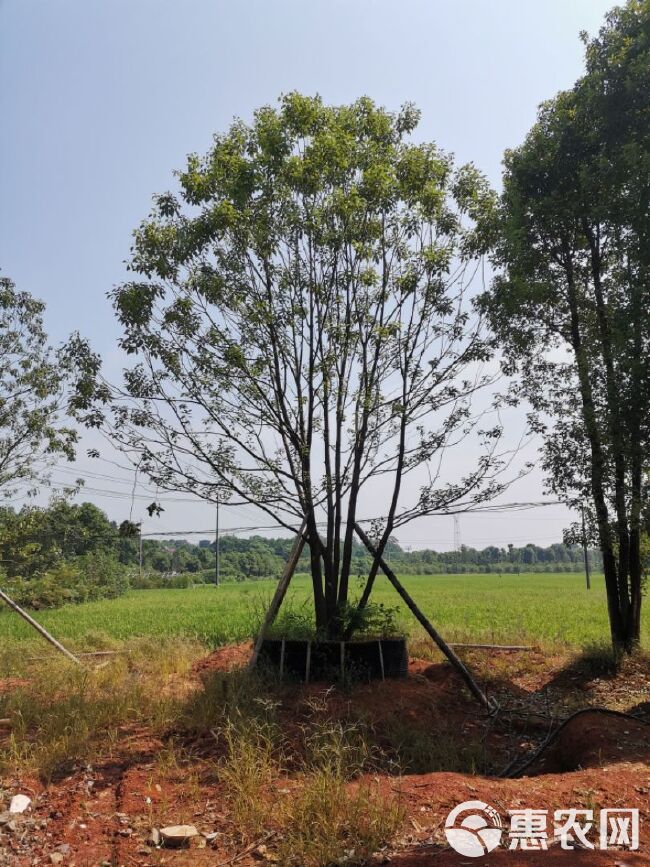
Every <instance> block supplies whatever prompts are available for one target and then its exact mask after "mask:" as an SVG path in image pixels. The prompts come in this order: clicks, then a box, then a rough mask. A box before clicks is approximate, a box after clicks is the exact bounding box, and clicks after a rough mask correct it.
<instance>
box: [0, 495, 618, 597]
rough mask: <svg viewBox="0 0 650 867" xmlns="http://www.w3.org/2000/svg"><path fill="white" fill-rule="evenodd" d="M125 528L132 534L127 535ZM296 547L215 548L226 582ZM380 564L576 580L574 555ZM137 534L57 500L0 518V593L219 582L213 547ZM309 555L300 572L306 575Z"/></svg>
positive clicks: (565, 548) (442, 555)
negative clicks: (538, 574) (564, 574)
mask: <svg viewBox="0 0 650 867" xmlns="http://www.w3.org/2000/svg"><path fill="white" fill-rule="evenodd" d="M125 526H126V527H130V528H131V530H130V531H125ZM292 544H293V540H292V539H291V538H289V537H284V538H271V539H269V538H264V537H262V536H251V537H249V538H245V539H243V538H238V537H236V536H228V535H226V536H223V537H221V539H220V573H221V580H223V581H244V580H256V579H277V578H278V577H279V576H280V575H281V573H282V570H283V568H284V565H285V563H286V562H287V559H288V557H289V552H290V550H291V547H292ZM385 556H386V558H387V559H388V560H389V561H390V563H391V565H392V566H393V567H394V568H395V569H396V570H397V571H398V572H400V573H401V574H404V575H438V574H462V573H468V572H483V573H488V574H503V573H519V572H568V571H576V572H579V571H581V570H582V569H583V554H582V549H581V548H580V547H579V546H572V545H563V544H555V545H550V546H548V547H546V548H542V547H540V546H538V545H533V544H528V545H525V546H523V547H519V548H516V547H514V546H513V545H509V546H508V547H507V548H498V547H495V546H489V547H487V548H484V549H482V550H478V549H475V548H469V547H466V546H462V547H461V549H460V550H459V551H433V550H421V551H407V550H405V549H404V548H403V547H402V546H400V545H399V543H398V542H397V541H396V540H395V539H394V538H391V540H390V542H389V544H388V545H387V548H386V552H385ZM590 561H591V566H592V568H594V569H596V570H598V569H601V568H602V561H601V559H600V555H599V553H598V552H597V551H590ZM352 562H353V567H354V568H353V572H352V574H353V576H356V575H363V574H365V573H366V572H367V569H368V567H369V562H370V559H369V557H368V554H367V551H366V550H365V548H363V547H362V546H361V545H360V544H357V543H355V545H354V547H353V556H352ZM141 565H142V568H140V538H139V532H138V527H137V525H133V524H129V522H128V521H126V522H123V524H121V525H118V524H117V523H116V522H115V521H110V520H109V519H108V518H107V516H106V515H105V514H104V513H103V512H102V511H101V509H99V508H97V506H94V505H93V504H91V503H81V504H73V503H70V502H69V501H67V500H56V501H54V502H53V503H51V504H50V505H49V506H48V507H47V508H41V507H36V506H29V507H24V508H22V509H20V510H19V511H16V510H15V509H13V508H10V507H4V508H0V583H1V584H2V585H3V586H5V587H7V588H8V589H9V590H10V592H11V593H12V594H13V595H14V596H15V598H16V599H17V601H20V602H22V603H23V604H25V605H30V606H32V607H36V608H38V607H51V606H56V605H61V604H63V603H65V602H84V601H88V600H92V599H99V598H106V597H113V596H117V595H119V594H121V593H124V592H125V591H126V590H128V589H146V588H155V587H187V586H190V585H192V584H200V583H212V582H213V581H214V580H215V546H214V540H213V539H202V540H201V541H199V542H198V543H197V544H194V543H192V542H188V541H186V540H178V539H176V540H171V539H162V540H158V539H151V538H145V539H143V540H142V564H141ZM309 568H310V563H309V555H308V554H307V553H305V554H303V556H302V557H301V559H300V561H299V564H298V570H299V571H302V572H309Z"/></svg>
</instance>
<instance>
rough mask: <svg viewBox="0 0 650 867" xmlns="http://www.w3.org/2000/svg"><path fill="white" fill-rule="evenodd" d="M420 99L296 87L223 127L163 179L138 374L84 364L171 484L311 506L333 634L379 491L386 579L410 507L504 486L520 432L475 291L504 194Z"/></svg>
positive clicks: (417, 511)
mask: <svg viewBox="0 0 650 867" xmlns="http://www.w3.org/2000/svg"><path fill="white" fill-rule="evenodd" d="M418 117H419V115H418V112H417V111H416V110H415V109H414V108H413V107H412V106H405V107H404V108H403V110H402V111H400V112H399V113H397V114H393V113H390V112H387V111H385V110H383V109H381V108H378V107H377V106H376V105H375V104H374V103H373V102H372V101H371V100H370V99H367V98H364V99H360V100H358V101H357V102H355V103H353V104H352V105H346V106H340V107H329V106H326V105H324V104H323V103H322V101H321V100H320V99H319V98H308V97H304V96H301V95H299V94H296V93H293V94H290V95H288V96H285V97H283V98H282V99H281V100H280V105H279V107H278V108H270V107H265V108H262V109H260V110H259V111H258V112H257V113H256V114H255V118H254V121H253V123H252V124H251V125H250V126H248V125H246V124H244V123H242V122H237V123H235V124H234V125H233V126H232V127H231V129H230V130H229V131H228V132H227V133H226V134H224V135H219V136H216V138H215V142H214V145H213V147H212V148H211V149H210V151H209V152H208V153H207V154H206V155H205V156H204V157H199V156H196V155H193V156H191V157H190V158H189V161H188V165H187V168H186V169H185V171H182V172H180V173H179V175H178V177H179V181H180V192H179V193H178V194H172V193H166V194H164V195H161V196H159V197H158V198H157V200H156V206H155V209H154V212H153V213H152V215H151V217H150V218H149V219H148V220H146V221H145V222H144V223H143V224H142V225H141V226H140V228H139V229H138V231H137V232H136V234H135V245H134V249H133V256H132V260H131V263H130V267H131V269H132V270H133V271H134V272H135V274H136V275H137V278H136V279H135V280H134V281H132V282H129V283H127V284H125V285H123V286H120V287H119V288H118V289H117V290H116V291H115V292H114V293H113V296H112V297H113V301H114V305H115V310H116V313H117V316H118V319H119V321H120V323H121V324H122V326H123V328H124V336H123V338H122V347H123V348H124V349H125V350H126V351H127V352H128V353H130V354H133V355H136V356H138V361H137V363H136V364H135V365H134V366H133V367H131V368H130V369H129V370H128V371H127V373H126V379H125V383H124V386H123V388H122V389H121V390H117V389H114V388H110V387H108V385H107V384H106V383H104V382H102V381H101V379H100V378H99V377H98V370H99V361H98V359H96V358H93V357H92V355H89V354H88V353H87V352H86V353H85V364H86V375H85V376H83V377H82V378H81V380H80V384H79V399H78V407H79V409H80V410H81V411H82V413H83V412H85V420H86V422H87V423H89V424H96V425H101V426H106V427H108V428H109V429H110V431H111V435H112V436H113V437H114V439H115V440H116V441H117V442H119V443H120V444H121V446H122V448H124V449H125V450H126V451H127V452H129V453H130V454H131V455H132V456H133V458H134V460H136V461H139V462H140V467H141V469H143V470H144V471H145V472H146V473H148V475H149V476H150V477H151V478H152V479H153V480H155V483H156V484H157V485H159V486H160V487H161V488H166V489H174V490H185V491H191V492H192V493H194V494H196V495H198V496H200V497H203V498H205V499H208V500H215V499H216V498H217V497H218V496H221V497H227V498H229V499H230V501H231V503H252V504H254V505H256V506H257V507H258V508H261V509H263V510H264V511H266V512H267V513H268V514H269V515H271V516H272V517H273V518H274V519H275V520H276V521H277V522H278V524H280V525H282V526H284V527H286V528H290V529H292V530H293V531H294V532H297V531H298V529H299V527H300V526H301V523H302V521H303V519H304V520H305V521H306V524H307V536H308V541H309V548H310V551H311V569H312V578H313V584H314V598H315V604H316V615H317V622H318V626H319V628H322V629H326V630H327V631H328V632H329V633H330V634H336V633H337V630H338V629H339V628H340V619H341V618H340V615H341V610H342V608H343V607H345V605H346V604H347V601H348V587H349V577H350V570H351V566H352V545H353V534H354V524H355V521H356V520H357V518H358V510H359V502H360V497H361V493H362V491H366V492H372V491H375V492H377V491H383V495H382V500H381V502H378V503H377V507H376V512H375V515H381V516H383V518H382V521H381V526H380V527H378V530H377V546H378V552H379V554H378V557H377V559H376V560H375V562H374V563H373V566H372V568H371V570H370V575H369V578H368V580H369V585H368V586H369V587H370V586H372V581H373V580H374V576H375V574H376V571H377V568H378V558H379V556H380V555H381V554H382V553H383V551H384V548H385V546H386V544H387V542H388V539H389V537H390V534H391V533H392V532H393V530H394V529H395V528H396V527H399V526H401V525H403V524H405V523H406V522H408V521H410V520H412V519H413V518H415V517H418V516H421V515H426V514H432V513H434V512H438V511H442V510H445V509H448V508H449V507H450V506H451V505H453V504H457V503H461V502H466V503H469V502H473V501H475V500H476V499H483V498H487V497H489V496H492V495H493V494H495V493H497V492H498V491H499V490H501V489H502V488H501V485H500V484H499V482H498V481H497V474H498V473H499V471H500V470H501V469H502V466H503V462H504V456H503V455H500V454H499V445H498V444H499V439H500V435H501V430H500V428H499V426H498V425H496V424H494V419H490V420H489V421H486V422H485V423H483V424H482V423H481V420H480V418H479V417H478V415H477V414H475V413H474V412H473V410H472V406H471V402H472V398H473V396H474V395H475V394H476V392H477V391H478V390H479V389H480V388H481V387H483V386H485V385H486V384H488V383H489V382H490V381H491V377H490V375H489V374H487V373H486V372H485V370H484V368H483V365H484V363H485V362H486V361H487V360H488V359H489V357H490V355H491V346H490V343H489V341H488V340H486V339H485V338H484V337H483V335H482V330H481V321H480V318H479V317H478V316H475V315H474V314H473V312H472V308H471V305H470V304H469V303H468V299H467V295H468V292H469V286H470V283H471V278H472V276H473V275H474V274H475V273H476V270H477V269H478V261H477V258H476V256H477V252H478V251H477V239H478V235H477V234H476V232H475V224H476V221H478V220H481V221H483V220H485V219H486V216H487V213H488V212H489V211H490V210H491V209H492V208H493V206H494V195H493V193H492V192H491V190H490V189H489V187H488V185H487V184H486V182H485V180H484V178H483V177H482V176H481V175H480V174H479V173H478V171H477V170H476V169H475V168H474V167H473V166H471V165H466V166H462V167H460V168H455V167H454V164H453V161H452V159H451V157H450V156H449V155H447V154H445V153H443V152H442V151H440V150H439V149H438V148H437V147H436V146H435V145H432V144H420V145H417V144H414V143H412V142H410V141H409V135H410V133H411V132H412V131H413V130H414V128H415V126H416V124H417V122H418ZM75 352H76V354H77V355H78V356H84V347H83V346H82V345H77V346H76V348H75ZM469 435H476V437H477V438H478V440H479V441H480V443H481V446H480V447H479V448H478V449H476V450H475V451H474V452H473V454H474V455H475V456H476V457H475V460H474V461H473V462H470V463H469V464H468V467H467V472H466V474H465V476H464V477H463V478H451V479H450V478H449V477H446V476H445V471H444V469H443V467H442V463H443V457H444V454H445V452H446V450H447V448H449V447H451V446H452V445H454V444H458V443H459V442H461V441H462V440H463V439H464V438H465V437H467V436H469ZM407 476H414V477H415V479H416V481H415V484H414V486H413V488H412V492H411V493H410V495H409V496H406V495H405V494H404V488H403V481H404V479H405V478H406V477H407ZM367 495H368V494H367Z"/></svg>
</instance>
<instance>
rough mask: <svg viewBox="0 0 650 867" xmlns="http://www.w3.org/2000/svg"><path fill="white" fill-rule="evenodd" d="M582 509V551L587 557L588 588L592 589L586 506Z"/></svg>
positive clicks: (586, 574)
mask: <svg viewBox="0 0 650 867" xmlns="http://www.w3.org/2000/svg"><path fill="white" fill-rule="evenodd" d="M581 511H582V552H583V554H584V557H585V576H586V578H587V590H591V576H590V574H589V552H588V551H587V531H586V529H585V507H584V505H583V506H581Z"/></svg>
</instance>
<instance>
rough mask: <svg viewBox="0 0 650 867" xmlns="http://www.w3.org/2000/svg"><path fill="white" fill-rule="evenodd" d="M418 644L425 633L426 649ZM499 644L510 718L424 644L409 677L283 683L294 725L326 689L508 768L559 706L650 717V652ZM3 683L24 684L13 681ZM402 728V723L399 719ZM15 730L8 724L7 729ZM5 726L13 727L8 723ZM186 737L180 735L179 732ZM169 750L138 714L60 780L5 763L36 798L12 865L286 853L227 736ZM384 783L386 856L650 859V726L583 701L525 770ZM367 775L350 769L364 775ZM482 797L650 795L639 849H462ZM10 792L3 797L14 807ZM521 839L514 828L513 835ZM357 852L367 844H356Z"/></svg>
mask: <svg viewBox="0 0 650 867" xmlns="http://www.w3.org/2000/svg"><path fill="white" fill-rule="evenodd" d="M415 650H416V652H417V647H416V648H415ZM249 654H250V646H249V645H237V646H233V647H226V648H222V649H220V650H219V651H216V652H215V653H213V654H211V655H210V656H208V657H206V658H205V659H203V660H201V661H200V662H199V663H198V664H197V665H196V666H195V668H194V670H193V672H192V674H191V675H190V677H189V682H188V683H184V684H179V685H178V688H179V689H180V690H182V691H183V692H184V693H187V692H188V691H191V689H197V690H199V689H201V685H202V683H203V682H204V680H205V679H206V678H207V677H209V676H210V673H211V672H213V671H226V670H230V669H233V668H238V667H241V666H243V664H244V663H245V661H246V660H247V659H248V656H249ZM494 657H495V655H494V654H493V655H491V656H488V655H487V654H484V653H478V652H477V653H472V654H471V655H469V654H468V661H469V662H470V663H471V664H472V665H473V666H474V668H475V669H477V670H478V671H479V673H480V674H481V676H482V677H483V679H484V682H485V683H486V684H487V685H488V686H489V689H490V693H491V694H492V695H493V696H495V697H498V698H499V700H500V701H501V702H502V705H503V706H504V707H507V710H508V714H507V720H506V718H505V716H504V718H503V719H501V720H500V719H499V718H497V720H495V721H493V722H489V723H488V722H486V720H485V718H483V717H482V716H481V714H480V712H479V711H478V710H477V708H476V707H475V705H474V704H473V703H472V701H471V700H470V698H469V697H468V695H467V694H466V693H465V691H464V689H462V688H461V685H460V683H459V681H458V679H457V677H456V675H455V673H454V672H453V671H452V669H451V668H450V667H449V666H448V665H447V664H446V663H443V662H440V661H435V660H434V661H427V660H424V659H418V658H414V659H412V660H411V663H410V671H409V677H408V678H407V679H406V680H404V681H386V682H384V683H381V682H375V683H372V684H368V685H359V686H355V687H353V688H350V689H339V688H336V689H334V688H331V687H327V686H326V685H323V684H310V685H308V686H304V685H303V686H299V685H294V686H288V685H284V686H282V687H276V688H275V691H274V700H277V701H278V702H280V703H281V704H280V706H281V717H282V720H283V724H284V726H285V729H286V731H287V733H288V737H289V738H290V737H291V731H292V727H295V726H299V725H300V724H301V720H302V719H303V717H304V715H305V713H306V707H307V706H308V705H309V703H310V702H312V703H313V700H314V699H317V700H318V701H320V702H321V703H322V705H323V707H325V708H326V710H327V713H328V714H330V715H332V716H334V717H336V716H340V717H342V718H343V717H346V718H347V717H349V716H350V715H354V717H355V718H357V719H364V720H366V721H367V724H368V725H371V726H373V729H374V730H375V731H376V733H377V736H378V738H379V739H380V740H381V737H382V732H383V731H384V729H383V726H386V727H388V725H389V724H391V725H393V724H394V722H395V720H396V719H399V720H400V722H401V724H402V725H403V726H405V727H406V728H405V730H406V731H408V732H410V733H411V734H412V736H413V737H416V735H417V733H418V732H421V733H423V736H424V735H427V736H428V737H429V738H431V736H432V735H433V740H434V742H435V738H436V733H437V732H441V733H442V734H441V738H447V739H449V738H452V740H453V739H454V738H455V744H456V746H457V747H458V749H459V750H461V749H462V748H464V746H465V745H467V744H470V745H471V746H472V748H473V749H474V750H475V752H476V755H477V756H479V758H480V756H481V755H483V756H484V759H485V762H486V766H487V765H489V766H490V767H491V768H492V769H495V770H496V769H498V768H502V767H505V766H506V765H507V764H508V762H509V760H510V759H511V758H512V756H513V752H520V753H522V754H523V753H525V752H526V751H527V750H533V749H534V748H535V747H536V746H537V745H538V744H539V743H540V742H541V741H543V740H544V738H545V737H546V734H547V731H548V729H549V727H550V717H552V716H555V717H556V718H557V716H558V715H561V714H562V713H563V714H564V715H565V716H566V715H568V714H569V713H570V712H572V711H573V710H575V709H577V708H579V707H584V706H587V705H592V706H593V705H602V706H607V707H610V708H617V709H620V710H625V711H632V712H634V713H638V714H645V718H646V719H647V718H649V717H650V714H648V710H649V708H648V699H649V698H650V671H649V670H648V666H647V662H644V661H635V662H633V663H629V664H628V665H627V667H626V668H625V669H624V670H623V672H621V673H619V674H618V675H617V676H601V677H587V678H585V673H584V669H581V668H580V667H579V666H578V665H577V664H576V663H575V662H574V661H573V660H569V659H567V658H566V657H562V656H550V657H549V655H548V654H545V653H543V652H541V651H532V652H529V653H518V654H514V653H513V654H499V655H498V659H496V660H495V658H494ZM3 688H5V689H10V688H11V684H7V683H5V684H4V686H3ZM386 731H388V728H386ZM7 736H8V735H7ZM0 737H2V733H1V732H0ZM175 745H176V747H177V748H178V745H179V742H178V740H176V741H175ZM178 755H179V753H178V749H177V750H176V752H174V750H170V746H169V737H167V738H164V739H160V738H156V737H153V736H152V735H151V734H150V733H149V732H148V731H146V730H143V729H138V728H137V727H132V728H130V729H129V730H128V731H125V732H124V737H123V738H122V739H121V742H120V743H119V744H112V745H111V749H110V750H107V757H106V758H105V759H103V760H100V761H97V762H95V763H94V764H93V765H92V766H85V767H76V768H74V769H73V770H72V771H71V772H70V773H69V774H68V776H66V777H64V778H63V779H60V780H58V781H56V782H54V783H51V784H50V785H48V786H45V785H44V784H43V783H41V782H40V781H39V780H38V779H36V778H31V777H22V778H20V779H18V778H8V779H7V778H6V779H4V780H3V781H2V790H3V795H4V798H3V800H5V801H6V800H8V799H9V798H10V797H11V795H13V794H15V793H18V792H22V793H25V794H27V795H29V796H30V797H31V798H32V800H33V803H32V808H31V810H30V811H28V812H27V813H25V814H24V815H22V816H17V817H15V818H12V819H11V820H7V816H6V814H5V816H4V818H0V864H6V865H11V867H28V865H29V867H32V865H33V867H36V865H47V864H62V865H64V867H98V865H103V867H118V865H125V867H127V865H128V867H131V865H138V867H149V865H151V867H158V865H169V867H176V865H197V867H203V865H205V867H207V865H210V867H218V865H224V867H225V865H230V864H237V865H241V867H249V865H252V864H264V863H265V862H269V863H274V862H277V855H276V854H275V843H276V841H275V840H274V836H273V832H272V831H270V832H266V833H264V834H262V835H261V836H260V837H259V838H258V839H255V840H252V841H251V839H250V837H246V836H245V835H243V834H242V832H241V830H240V828H238V826H237V823H236V822H235V820H234V819H233V817H232V816H231V814H230V812H229V811H228V809H227V807H226V792H224V790H223V784H222V783H220V782H219V780H218V779H217V777H216V774H215V758H216V757H217V756H216V755H215V742H214V740H213V739H212V738H211V736H210V735H209V733H206V734H205V735H203V736H201V737H197V738H194V739H190V740H187V739H186V740H185V741H183V743H182V756H183V759H182V760H179V759H178ZM362 782H363V783H367V784H368V785H369V786H370V787H371V788H372V787H374V788H375V789H376V791H377V792H378V794H379V795H380V796H381V797H382V798H386V799H388V798H392V799H394V800H395V801H396V803H398V804H399V805H400V808H401V810H402V814H403V821H402V824H401V830H400V831H399V833H398V834H397V836H396V838H395V839H393V840H391V841H387V843H386V845H385V846H384V847H383V848H382V850H381V851H380V852H378V853H377V854H376V855H375V856H374V858H373V863H376V864H381V863H385V864H388V863H390V864H392V865H399V867H424V865H428V864H431V865H437V867H448V865H470V864H480V865H490V867H501V865H511V867H514V865H520V864H523V865H530V867H541V865H567V867H568V865H594V867H596V865H610V867H614V865H620V867H625V865H630V867H631V865H635V867H636V865H650V728H648V727H647V726H645V725H643V724H642V723H640V722H635V721H633V720H630V719H627V718H623V717H615V716H605V715H601V714H598V713H589V714H583V715H581V716H579V717H577V718H576V719H575V720H574V721H573V722H570V723H569V724H568V725H567V726H566V727H565V728H564V729H563V731H562V733H561V735H560V736H559V737H558V738H557V740H556V741H555V742H554V743H553V744H552V745H551V746H550V748H549V749H548V750H547V751H546V752H545V753H544V754H543V756H541V757H540V759H539V760H537V761H536V762H535V763H533V764H532V765H531V766H530V767H528V768H527V769H526V771H525V776H523V777H522V778H521V779H500V778H497V777H496V776H486V775H484V774H481V773H476V774H469V773H457V772H450V771H445V770H442V771H441V770H436V771H432V772H425V773H408V774H402V775H398V774H382V773H378V774H373V775H369V776H368V777H367V779H365V780H363V781H362ZM358 784H359V783H357V782H355V783H351V784H350V785H351V786H355V785H358ZM299 786H300V782H299V780H298V779H297V778H295V777H292V776H291V775H287V776H286V777H284V778H280V779H278V780H277V782H276V784H275V786H274V788H273V791H265V792H264V793H261V797H271V798H278V799H281V798H291V797H292V795H293V794H294V793H295V791H296V788H297V787H299ZM467 800H481V801H485V802H486V803H488V804H490V805H492V806H493V807H495V808H496V810H497V811H498V812H499V813H500V815H501V817H502V819H503V820H504V823H505V821H506V820H507V816H508V810H512V809H522V808H531V809H536V810H548V811H549V814H550V815H551V817H552V814H553V812H554V811H555V810H557V809H567V808H570V807H572V808H584V809H592V810H594V811H595V812H596V813H597V811H598V810H600V809H601V808H605V807H607V808H616V807H627V808H638V809H639V811H640V826H641V845H640V848H639V850H638V851H636V852H629V851H624V850H621V849H610V850H608V851H595V850H594V851H591V850H575V851H564V850H562V849H561V848H560V846H559V845H557V844H553V843H550V844H549V848H548V851H533V852H525V853H524V852H519V851H516V852H512V851H509V850H508V849H507V848H505V847H502V848H499V849H496V850H495V851H494V852H492V853H490V854H489V855H486V856H485V857H482V858H480V859H470V858H467V857H464V856H461V855H458V854H456V853H454V852H453V850H451V848H450V847H449V845H448V844H447V842H446V839H445V834H444V821H445V818H446V816H447V814H448V812H449V810H450V809H452V808H453V807H454V806H456V804H458V803H460V802H463V801H467ZM2 809H6V803H5V804H0V812H1V811H2ZM184 823H190V824H192V825H195V826H196V828H197V829H198V830H199V832H201V833H202V834H204V835H205V836H202V837H199V838H195V840H193V841H192V845H191V848H189V849H183V850H173V849H167V848H159V847H156V846H155V845H154V843H153V842H152V840H151V829H152V828H153V827H158V828H159V827H161V826H164V825H171V824H174V825H176V824H184ZM506 844H507V840H506ZM350 863H354V856H353V855H350Z"/></svg>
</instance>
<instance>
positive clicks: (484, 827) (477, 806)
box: [445, 801, 503, 858]
mask: <svg viewBox="0 0 650 867" xmlns="http://www.w3.org/2000/svg"><path fill="white" fill-rule="evenodd" d="M464 814H467V815H464ZM461 817H462V818H461ZM502 833H503V828H502V825H501V817H500V816H499V814H498V813H497V811H496V810H495V809H494V807H490V806H489V804H485V803H483V801H464V802H463V803H462V804H459V805H458V806H457V807H454V809H453V810H452V811H451V813H450V814H449V815H448V816H447V821H446V822H445V834H446V835H447V840H448V842H449V845H450V846H451V847H452V848H453V849H455V850H456V852H458V853H459V854H460V855H466V856H467V857H468V858H480V857H481V856H482V855H487V854H488V852H491V851H492V850H493V849H496V847H497V846H498V845H499V843H500V842H501V834H502Z"/></svg>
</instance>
